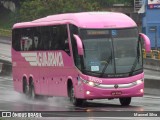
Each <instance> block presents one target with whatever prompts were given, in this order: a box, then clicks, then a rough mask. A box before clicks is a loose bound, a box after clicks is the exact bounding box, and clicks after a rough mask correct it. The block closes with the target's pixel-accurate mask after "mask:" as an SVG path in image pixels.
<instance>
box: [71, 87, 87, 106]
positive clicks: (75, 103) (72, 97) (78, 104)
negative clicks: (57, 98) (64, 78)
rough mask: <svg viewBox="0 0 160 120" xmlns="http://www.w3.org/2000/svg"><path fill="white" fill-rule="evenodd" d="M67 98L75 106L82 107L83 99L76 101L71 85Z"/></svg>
mask: <svg viewBox="0 0 160 120" xmlns="http://www.w3.org/2000/svg"><path fill="white" fill-rule="evenodd" d="M69 98H70V101H71V103H72V104H73V105H75V106H82V104H83V101H84V100H83V99H78V98H76V97H75V95H74V88H73V85H71V88H70V90H69Z"/></svg>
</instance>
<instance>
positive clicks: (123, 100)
mask: <svg viewBox="0 0 160 120" xmlns="http://www.w3.org/2000/svg"><path fill="white" fill-rule="evenodd" d="M119 101H120V103H121V105H122V106H129V104H130V103H131V97H127V98H119Z"/></svg>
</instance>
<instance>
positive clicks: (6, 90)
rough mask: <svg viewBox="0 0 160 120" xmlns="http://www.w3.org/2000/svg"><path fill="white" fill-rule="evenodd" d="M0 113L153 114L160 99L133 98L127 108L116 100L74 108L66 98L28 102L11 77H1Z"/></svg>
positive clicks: (159, 104)
mask: <svg viewBox="0 0 160 120" xmlns="http://www.w3.org/2000/svg"><path fill="white" fill-rule="evenodd" d="M0 111H60V112H61V111H81V112H83V111H85V112H86V111H87V112H89V115H90V116H94V115H93V113H94V112H95V111H101V112H109V111H113V112H116V111H117V112H118V111H122V113H123V114H124V111H126V112H127V111H135V112H139V111H152V112H153V113H154V112H155V111H160V97H158V96H153V95H144V97H138V98H133V99H132V103H131V105H130V106H129V107H122V106H120V103H119V101H118V100H117V99H115V100H110V101H109V100H94V101H88V102H87V103H86V104H85V105H84V106H83V107H74V106H73V105H72V104H71V103H70V102H69V100H68V98H63V97H51V98H46V99H42V100H34V101H33V100H29V99H27V98H26V96H24V95H22V94H20V93H17V92H15V91H14V89H13V85H12V77H11V76H1V77H0ZM54 114H59V113H54ZM61 114H62V113H61ZM64 114H65V113H63V115H64ZM76 114H77V115H78V113H74V115H76ZM105 114H106V113H105ZM72 115H73V114H72ZM106 116H107V115H106ZM76 119H78V118H76ZM87 119H88V118H87ZM101 119H102V118H101ZM116 119H120V118H116ZM89 120H92V119H89Z"/></svg>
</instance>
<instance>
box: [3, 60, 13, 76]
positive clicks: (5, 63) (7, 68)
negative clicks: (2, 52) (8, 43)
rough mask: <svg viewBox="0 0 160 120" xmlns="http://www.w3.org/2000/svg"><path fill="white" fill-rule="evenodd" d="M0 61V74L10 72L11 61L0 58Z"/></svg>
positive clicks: (8, 73)
mask: <svg viewBox="0 0 160 120" xmlns="http://www.w3.org/2000/svg"><path fill="white" fill-rule="evenodd" d="M0 63H2V64H3V67H2V69H1V72H0V75H10V74H12V63H11V62H8V61H3V60H0Z"/></svg>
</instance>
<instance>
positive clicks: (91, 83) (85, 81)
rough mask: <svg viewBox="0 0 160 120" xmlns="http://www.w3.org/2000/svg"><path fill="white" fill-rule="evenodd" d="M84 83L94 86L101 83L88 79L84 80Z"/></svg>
mask: <svg viewBox="0 0 160 120" xmlns="http://www.w3.org/2000/svg"><path fill="white" fill-rule="evenodd" d="M83 83H85V84H87V85H89V86H92V87H94V86H98V85H99V83H95V82H92V81H87V80H83Z"/></svg>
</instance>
